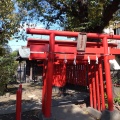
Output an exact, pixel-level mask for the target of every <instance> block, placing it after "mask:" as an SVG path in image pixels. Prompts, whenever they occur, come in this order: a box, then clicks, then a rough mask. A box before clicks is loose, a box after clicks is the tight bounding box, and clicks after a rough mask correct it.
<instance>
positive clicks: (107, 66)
mask: <svg viewBox="0 0 120 120" xmlns="http://www.w3.org/2000/svg"><path fill="white" fill-rule="evenodd" d="M103 47H104V66H105V78H106V87H107V99H108V109H109V110H110V111H113V94H112V81H111V77H110V64H109V57H108V54H109V53H108V43H107V37H104V38H103Z"/></svg>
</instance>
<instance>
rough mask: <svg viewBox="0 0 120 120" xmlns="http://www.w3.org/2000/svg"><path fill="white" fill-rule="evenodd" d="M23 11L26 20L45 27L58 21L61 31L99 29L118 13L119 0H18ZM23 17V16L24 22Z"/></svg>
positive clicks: (91, 30)
mask: <svg viewBox="0 0 120 120" xmlns="http://www.w3.org/2000/svg"><path fill="white" fill-rule="evenodd" d="M17 1H18V6H19V8H21V9H23V10H26V11H27V15H28V16H29V17H28V19H27V20H28V21H32V20H33V19H34V18H35V19H36V20H37V22H43V23H44V24H45V26H46V28H47V29H49V28H50V26H51V25H52V24H55V23H57V24H59V25H60V27H62V28H63V29H64V30H72V31H86V32H102V30H103V29H104V27H106V26H107V25H109V21H110V20H112V19H113V16H114V19H118V18H117V17H116V18H115V16H116V15H115V13H116V12H117V15H119V4H120V1H119V0H112V1H111V0H101V1H100V0H99V1H98V0H97V1H96V0H69V1H68V0H36V1H35V0H27V1H26V0H17ZM25 20H26V18H24V19H23V21H25Z"/></svg>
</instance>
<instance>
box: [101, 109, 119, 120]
mask: <svg viewBox="0 0 120 120" xmlns="http://www.w3.org/2000/svg"><path fill="white" fill-rule="evenodd" d="M100 120H120V112H119V111H117V110H113V111H109V110H104V111H103V112H102V115H101V119H100Z"/></svg>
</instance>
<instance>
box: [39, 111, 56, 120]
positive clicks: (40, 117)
mask: <svg viewBox="0 0 120 120" xmlns="http://www.w3.org/2000/svg"><path fill="white" fill-rule="evenodd" d="M38 116H39V120H55V119H54V118H52V117H50V118H46V117H45V116H44V115H43V113H39V115H38Z"/></svg>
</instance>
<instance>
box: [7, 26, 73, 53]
mask: <svg viewBox="0 0 120 120" xmlns="http://www.w3.org/2000/svg"><path fill="white" fill-rule="evenodd" d="M25 27H26V26H25ZM39 28H42V29H44V26H43V25H42V24H41V25H40V24H39V25H38V26H37V27H36V29H39ZM25 29H26V28H25ZM50 29H51V30H55V29H58V25H54V26H52V27H51V28H50ZM59 30H62V28H61V29H59ZM29 37H30V38H31V37H32V38H43V39H49V37H48V36H45V35H42V36H41V35H29ZM29 37H28V38H29ZM55 39H57V40H67V39H68V38H67V37H60V36H57V37H56V38H55ZM69 39H70V38H69ZM71 40H74V38H73V39H72V38H71ZM8 45H9V46H10V47H11V49H12V51H15V50H18V49H19V48H20V47H21V46H26V45H27V40H26V41H23V40H19V39H18V40H16V39H13V40H10V41H9V42H8Z"/></svg>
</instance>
